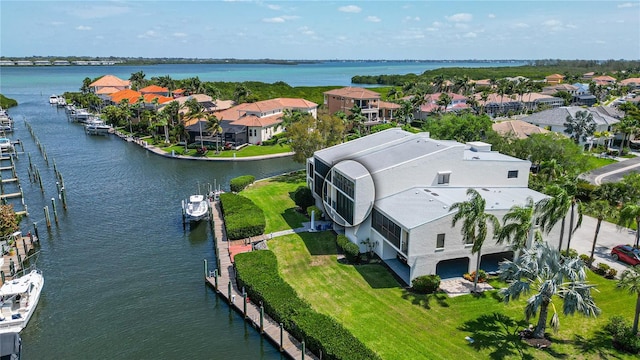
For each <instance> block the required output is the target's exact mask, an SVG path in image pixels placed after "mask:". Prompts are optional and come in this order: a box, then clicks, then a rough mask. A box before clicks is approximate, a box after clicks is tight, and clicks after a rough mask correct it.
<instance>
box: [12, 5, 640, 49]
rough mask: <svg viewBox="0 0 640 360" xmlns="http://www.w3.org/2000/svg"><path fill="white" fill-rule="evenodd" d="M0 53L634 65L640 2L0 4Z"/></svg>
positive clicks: (639, 41) (639, 37) (639, 42)
mask: <svg viewBox="0 0 640 360" xmlns="http://www.w3.org/2000/svg"><path fill="white" fill-rule="evenodd" d="M0 55H2V56H5V57H12V56H13V57H23V56H34V55H35V56H91V57H104V56H121V57H184V58H216V59H222V58H236V59H266V58H269V59H386V60H402V59H415V60H440V59H444V60H464V59H482V60H495V59H522V60H525V59H627V60H638V59H640V0H631V1H629V0H623V1H613V0H606V1H605V0H601V1H590V0H580V1H546V0H538V1H518V0H503V1H484V0H475V1H451V0H450V1H337V2H332V1H300V0H298V1H241V0H236V1H222V0H220V1H178V0H174V1H28V0H27V1H23V0H21V1H16V0H0Z"/></svg>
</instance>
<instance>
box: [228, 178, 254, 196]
mask: <svg viewBox="0 0 640 360" xmlns="http://www.w3.org/2000/svg"><path fill="white" fill-rule="evenodd" d="M254 181H256V177H255V176H253V175H243V176H238V177H237V178H233V179H231V181H230V182H229V185H230V187H231V191H233V192H236V193H237V192H240V191H242V190H243V189H244V188H246V187H247V186H249V185H251V184H253V182H254Z"/></svg>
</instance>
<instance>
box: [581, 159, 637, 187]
mask: <svg viewBox="0 0 640 360" xmlns="http://www.w3.org/2000/svg"><path fill="white" fill-rule="evenodd" d="M634 154H636V153H634ZM623 159H624V158H623ZM631 172H640V156H638V157H635V158H631V159H624V160H622V161H619V162H617V163H613V164H610V165H607V166H603V167H601V168H598V169H594V170H591V171H589V172H586V173H584V174H582V175H580V178H582V179H584V180H587V181H589V182H590V183H592V184H595V185H600V184H601V183H604V182H618V181H620V180H622V177H623V176H625V175H627V174H629V173H631Z"/></svg>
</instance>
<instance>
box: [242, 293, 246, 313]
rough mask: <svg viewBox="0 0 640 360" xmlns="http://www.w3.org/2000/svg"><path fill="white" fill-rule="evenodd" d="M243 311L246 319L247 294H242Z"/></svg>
mask: <svg viewBox="0 0 640 360" xmlns="http://www.w3.org/2000/svg"><path fill="white" fill-rule="evenodd" d="M242 310H243V315H244V318H245V319H246V318H247V293H246V292H242Z"/></svg>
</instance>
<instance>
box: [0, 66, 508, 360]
mask: <svg viewBox="0 0 640 360" xmlns="http://www.w3.org/2000/svg"><path fill="white" fill-rule="evenodd" d="M487 64H491V65H492V66H504V65H514V64H513V63H478V64H469V63H463V64H460V63H455V62H447V63H407V62H357V63H341V62H331V63H319V64H303V65H295V66H293V65H260V64H253V65H149V66H86V67H85V66H82V67H81V66H67V67H62V66H60V67H29V68H23V67H2V68H0V93H2V94H4V95H5V96H8V97H10V98H14V99H16V100H17V101H18V102H19V106H18V107H16V108H12V109H10V110H9V113H10V115H11V116H12V117H13V119H14V120H15V124H16V129H15V132H14V133H13V134H12V135H10V136H9V137H10V138H12V139H13V140H17V139H20V140H21V141H22V142H23V146H24V153H23V152H22V148H21V147H20V146H18V151H19V154H18V160H17V161H16V166H17V171H18V177H19V178H20V180H21V185H22V189H23V191H24V193H25V203H26V205H27V206H28V209H29V213H30V216H29V217H28V218H26V219H24V220H23V222H22V224H21V225H22V229H23V231H24V232H25V233H26V232H27V231H29V230H30V231H33V223H37V227H38V230H39V234H40V238H41V248H40V253H39V256H38V259H37V267H38V268H39V269H41V270H42V271H43V274H44V277H45V287H44V290H43V293H42V296H41V299H40V303H39V305H38V308H37V310H36V312H35V314H34V316H33V318H32V319H31V321H30V323H29V325H28V326H27V328H26V329H25V330H24V331H23V332H22V334H21V335H22V338H23V344H24V345H23V348H24V349H23V355H24V359H113V358H121V359H178V358H179V359H280V358H282V355H281V354H280V353H279V352H278V350H277V349H276V348H275V347H274V346H272V345H271V344H270V343H269V342H268V341H266V340H264V339H263V338H261V337H260V335H259V334H258V333H257V332H256V331H255V330H254V329H253V328H251V327H250V326H248V325H247V324H246V323H245V322H244V321H243V320H242V318H241V317H240V316H239V315H237V314H236V313H235V312H233V311H231V310H230V309H229V307H228V306H227V305H226V303H225V302H224V301H222V300H220V299H219V298H218V297H217V296H216V294H215V292H214V291H212V290H211V289H210V288H208V287H207V286H206V285H205V284H204V279H203V276H204V270H203V261H204V259H207V260H208V261H209V262H210V264H211V268H213V266H214V261H215V260H214V259H215V254H214V250H213V239H212V234H211V232H210V229H209V228H208V226H207V224H206V223H201V224H199V225H196V226H193V227H187V228H186V229H183V225H182V219H181V209H180V203H181V200H182V199H186V198H187V197H188V196H189V195H190V194H193V193H196V192H198V186H199V185H200V187H201V189H202V191H204V186H205V184H212V185H213V184H214V183H216V184H222V188H223V189H226V188H228V183H229V180H230V179H231V178H234V177H236V176H240V175H246V174H251V175H254V176H256V178H258V179H260V178H265V177H269V176H273V175H276V174H280V173H283V172H288V171H293V170H298V169H301V168H302V166H301V165H300V164H297V163H294V162H293V161H292V160H291V159H289V158H280V159H271V160H260V161H250V162H203V161H184V160H177V159H168V158H163V157H159V156H157V155H154V154H152V153H150V152H148V151H146V150H145V149H143V148H141V147H139V146H137V145H135V144H133V143H127V142H125V141H122V140H120V139H119V138H117V137H115V136H109V137H100V136H89V135H86V134H85V133H84V131H83V128H82V126H80V125H78V124H75V123H70V122H68V121H67V118H66V115H65V113H64V111H63V110H62V109H58V108H56V107H51V106H50V105H49V104H48V98H49V95H51V94H61V93H63V92H65V91H77V89H78V88H79V87H80V86H81V83H82V79H84V78H85V77H90V78H95V77H97V76H101V75H104V74H114V75H116V76H119V77H121V78H123V79H128V78H129V76H130V75H131V73H133V72H136V71H140V70H142V71H144V72H145V74H146V75H147V78H150V77H152V76H163V75H170V76H171V77H172V78H174V79H181V78H186V77H191V76H198V77H199V78H200V79H201V80H202V81H248V80H252V81H264V82H275V81H285V82H287V83H289V84H290V85H292V86H314V85H350V79H351V77H352V76H354V75H376V74H403V73H409V72H413V73H421V72H423V71H425V70H427V69H428V68H435V67H442V66H487ZM515 65H517V64H515ZM27 123H28V124H29V125H30V126H31V128H32V129H33V133H34V135H35V136H32V135H31V134H30V133H29V131H28V129H27ZM36 139H37V141H39V142H40V144H41V147H42V148H43V150H44V153H46V156H47V160H45V157H44V155H43V153H42V152H41V151H40V150H39V149H38V146H37V145H36ZM29 156H30V158H31V162H32V164H33V166H35V167H36V168H37V169H38V170H39V172H40V174H41V177H42V180H43V188H44V190H41V189H40V186H39V184H36V183H32V182H30V181H29V176H28V167H29ZM54 163H55V167H56V169H57V170H58V171H59V172H60V174H62V176H63V179H64V184H65V190H66V194H67V204H68V209H67V210H66V211H65V210H63V209H62V204H61V202H60V199H59V198H58V191H57V187H56V177H55V174H54ZM3 166H5V165H3ZM7 192H9V191H8V190H7ZM52 199H53V201H54V202H55V203H56V207H57V213H58V218H59V219H58V221H57V224H56V223H55V221H54V220H53V219H54V218H53V214H52V215H51V218H52V221H54V224H53V225H52V227H51V229H49V230H47V228H46V226H45V224H44V210H43V209H44V207H45V206H48V207H49V209H50V211H51V208H52ZM12 203H14V204H15V206H16V208H17V209H18V210H20V209H22V205H21V204H20V203H19V201H16V200H12Z"/></svg>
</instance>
